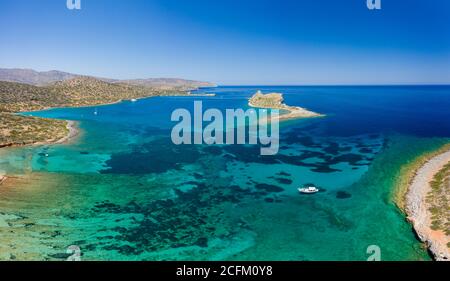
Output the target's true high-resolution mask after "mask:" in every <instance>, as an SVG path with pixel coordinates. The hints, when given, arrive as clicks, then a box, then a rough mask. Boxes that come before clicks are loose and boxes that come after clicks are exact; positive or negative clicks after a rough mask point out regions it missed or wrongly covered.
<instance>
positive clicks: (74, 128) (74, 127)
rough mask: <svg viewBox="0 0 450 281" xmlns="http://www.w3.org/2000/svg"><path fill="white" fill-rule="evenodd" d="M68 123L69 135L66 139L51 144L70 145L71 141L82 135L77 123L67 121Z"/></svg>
mask: <svg viewBox="0 0 450 281" xmlns="http://www.w3.org/2000/svg"><path fill="white" fill-rule="evenodd" d="M66 122H67V125H66V128H67V130H68V133H67V135H66V136H65V137H63V138H62V139H60V140H58V141H56V142H54V143H50V144H62V143H68V142H70V141H71V140H73V139H75V138H76V137H77V136H78V135H79V134H80V130H79V128H78V123H77V122H75V121H71V120H66Z"/></svg>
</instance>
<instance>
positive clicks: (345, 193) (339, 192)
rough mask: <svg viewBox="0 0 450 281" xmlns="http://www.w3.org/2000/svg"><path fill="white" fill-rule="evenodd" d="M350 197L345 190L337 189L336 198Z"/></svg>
mask: <svg viewBox="0 0 450 281" xmlns="http://www.w3.org/2000/svg"><path fill="white" fill-rule="evenodd" d="M350 197H352V195H351V194H350V193H348V192H346V191H338V192H336V198H337V199H347V198H350Z"/></svg>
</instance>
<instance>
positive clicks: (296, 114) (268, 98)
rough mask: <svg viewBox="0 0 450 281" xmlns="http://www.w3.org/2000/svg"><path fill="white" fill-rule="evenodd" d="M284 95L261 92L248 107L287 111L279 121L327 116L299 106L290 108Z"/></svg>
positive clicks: (253, 97) (252, 98)
mask: <svg viewBox="0 0 450 281" xmlns="http://www.w3.org/2000/svg"><path fill="white" fill-rule="evenodd" d="M283 101H284V99H283V94H280V93H269V94H263V93H262V92H261V91H257V92H256V93H255V94H254V95H253V96H252V97H251V98H250V99H249V100H248V105H249V106H251V107H257V108H270V109H278V110H282V111H286V112H287V113H281V114H280V116H279V118H278V119H279V120H280V121H281V120H288V119H297V118H313V117H323V116H325V115H323V114H319V113H316V112H313V111H310V110H307V109H306V108H303V107H299V106H290V105H286V104H285V103H283Z"/></svg>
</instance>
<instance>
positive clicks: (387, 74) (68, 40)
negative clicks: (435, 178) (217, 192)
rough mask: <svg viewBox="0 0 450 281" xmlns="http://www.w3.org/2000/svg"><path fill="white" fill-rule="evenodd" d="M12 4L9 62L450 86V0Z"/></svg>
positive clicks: (275, 80) (7, 11) (7, 24)
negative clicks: (374, 6) (74, 6)
mask: <svg viewBox="0 0 450 281" xmlns="http://www.w3.org/2000/svg"><path fill="white" fill-rule="evenodd" d="M381 3H382V9H381V10H369V9H367V7H366V0H291V1H288V0H271V1H267V0H258V1H256V0H255V1H251V0H177V1H176V0H81V8H82V9H81V10H68V9H67V8H66V0H39V1H37V0H0V38H1V39H0V67H7V68H12V67H19V68H33V69H36V70H51V69H57V70H63V71H68V72H74V73H80V74H88V75H96V76H102V77H110V78H148V77H180V78H188V79H197V80H205V81H212V82H216V83H219V84H233V85H240V84H250V85H262V84H265V85H269V84H290V85H302V84H404V83H406V84H409V83H413V84H424V83H446V84H450V1H449V0H381Z"/></svg>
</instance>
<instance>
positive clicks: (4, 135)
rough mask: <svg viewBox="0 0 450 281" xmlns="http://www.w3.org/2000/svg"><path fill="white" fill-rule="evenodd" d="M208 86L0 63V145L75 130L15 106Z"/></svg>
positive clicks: (32, 107)
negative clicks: (38, 69)
mask: <svg viewBox="0 0 450 281" xmlns="http://www.w3.org/2000/svg"><path fill="white" fill-rule="evenodd" d="M208 86H209V87H213V86H215V85H214V84H210V83H207V82H198V81H192V80H183V79H172V78H157V79H140V80H113V79H105V78H96V77H90V76H81V75H75V74H70V73H65V72H59V71H49V72H37V71H33V70H25V69H11V70H8V69H0V118H1V119H0V120H1V122H0V147H7V146H19V145H29V144H44V143H55V142H61V141H65V140H67V139H69V138H70V137H73V136H75V135H76V129H75V128H76V125H75V123H74V122H70V121H64V120H54V119H46V118H37V117H29V116H22V115H18V114H17V113H20V112H30V111H37V110H44V109H49V108H55V107H81V106H94V105H103V104H111V103H117V102H120V101H122V100H137V99H139V98H147V97H154V96H196V95H198V94H191V92H190V91H191V90H193V89H196V88H198V87H208ZM209 95H211V94H209Z"/></svg>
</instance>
